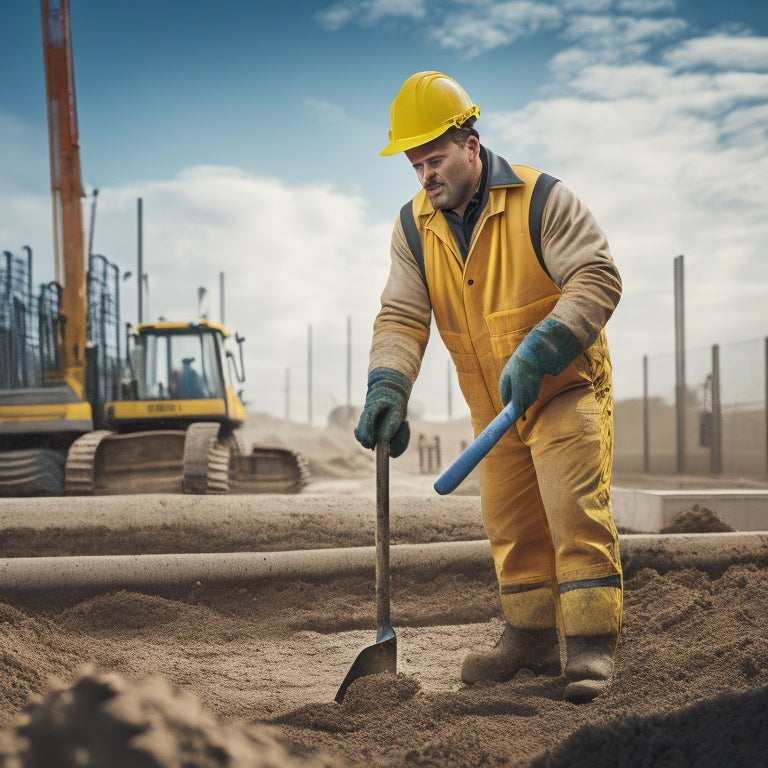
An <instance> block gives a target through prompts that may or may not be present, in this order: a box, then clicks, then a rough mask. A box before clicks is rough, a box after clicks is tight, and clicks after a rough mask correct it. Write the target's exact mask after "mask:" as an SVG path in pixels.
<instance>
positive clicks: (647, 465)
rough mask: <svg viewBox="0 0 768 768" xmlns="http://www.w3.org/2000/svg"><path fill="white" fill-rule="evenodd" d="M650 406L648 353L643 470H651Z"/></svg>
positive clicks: (645, 367) (644, 368) (645, 376)
mask: <svg viewBox="0 0 768 768" xmlns="http://www.w3.org/2000/svg"><path fill="white" fill-rule="evenodd" d="M649 411H650V408H649V404H648V355H643V472H650V471H651V437H650V433H649V427H650V413H649Z"/></svg>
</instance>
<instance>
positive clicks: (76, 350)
mask: <svg viewBox="0 0 768 768" xmlns="http://www.w3.org/2000/svg"><path fill="white" fill-rule="evenodd" d="M40 10H41V18H42V25H43V56H44V61H45V84H46V94H47V105H48V137H49V144H50V155H51V159H50V166H51V192H52V194H53V243H54V257H55V264H56V280H57V282H59V283H60V284H61V285H62V288H63V290H62V295H61V314H62V316H63V320H64V322H63V323H60V324H59V327H60V329H61V333H60V339H59V345H60V357H59V359H60V361H61V368H60V371H59V375H60V376H61V377H62V378H63V379H66V380H67V381H68V382H69V383H70V385H72V386H73V388H74V389H75V391H76V392H77V395H78V396H79V397H82V396H83V390H84V384H85V345H86V327H87V320H86V318H87V289H86V268H85V252H84V236H83V220H82V210H81V205H80V200H81V198H82V197H83V187H82V181H81V176H80V145H79V139H78V132H77V108H76V104H75V77H74V70H73V65H72V41H71V33H70V22H69V0H40Z"/></svg>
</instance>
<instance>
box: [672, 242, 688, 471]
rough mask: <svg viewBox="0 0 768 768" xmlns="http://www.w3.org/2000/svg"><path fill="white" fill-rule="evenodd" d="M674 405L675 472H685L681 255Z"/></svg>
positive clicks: (679, 259)
mask: <svg viewBox="0 0 768 768" xmlns="http://www.w3.org/2000/svg"><path fill="white" fill-rule="evenodd" d="M674 272H675V407H676V414H677V473H678V474H680V475H682V474H684V473H685V467H686V461H685V460H686V453H685V410H686V405H687V403H686V400H687V397H686V395H687V392H686V387H685V290H684V288H683V257H682V255H680V256H676V257H675V270H674Z"/></svg>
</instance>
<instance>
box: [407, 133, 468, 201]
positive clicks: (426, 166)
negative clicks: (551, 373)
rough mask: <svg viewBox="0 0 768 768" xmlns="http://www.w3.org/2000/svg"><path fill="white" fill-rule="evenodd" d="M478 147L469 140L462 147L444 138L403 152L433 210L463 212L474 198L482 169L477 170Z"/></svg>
mask: <svg viewBox="0 0 768 768" xmlns="http://www.w3.org/2000/svg"><path fill="white" fill-rule="evenodd" d="M479 152H480V143H479V141H478V140H477V137H475V136H470V137H469V138H468V139H467V141H466V143H465V144H464V146H463V147H460V146H459V145H458V144H454V142H452V141H451V140H450V138H448V137H447V136H445V135H443V136H439V137H438V138H436V139H435V140H434V141H430V142H429V143H428V144H422V145H421V146H420V147H415V148H414V149H409V150H406V152H405V156H406V157H407V158H408V160H410V162H411V165H412V166H413V169H414V170H415V171H416V176H417V177H418V179H419V182H420V183H421V186H422V187H424V189H425V190H426V191H427V197H429V202H430V203H432V205H433V206H434V207H435V208H439V209H443V210H453V211H456V212H457V213H459V214H462V213H463V212H464V209H465V208H466V206H467V203H468V202H469V201H470V200H471V199H472V195H474V194H475V190H476V189H477V185H478V183H479V181H480V174H481V173H482V169H481V168H480V166H479V163H480V160H479Z"/></svg>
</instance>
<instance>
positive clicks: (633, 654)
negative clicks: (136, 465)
mask: <svg viewBox="0 0 768 768" xmlns="http://www.w3.org/2000/svg"><path fill="white" fill-rule="evenodd" d="M438 429H439V430H442V431H441V435H440V436H441V451H442V453H443V455H442V463H443V465H444V466H445V465H447V463H448V462H450V461H451V460H452V459H453V458H454V457H455V456H456V455H458V453H459V451H460V450H461V445H462V441H464V442H466V441H467V440H469V439H470V436H469V435H468V425H466V424H465V423H457V424H454V425H442V426H441V427H439V428H438V427H435V426H434V425H420V424H416V425H414V442H412V446H414V447H415V445H416V442H415V441H416V440H417V439H418V435H419V434H424V435H425V437H426V438H427V439H430V440H431V439H432V437H433V436H434V432H435V430H438ZM244 436H245V438H246V440H247V441H249V440H256V441H264V442H273V443H279V444H284V445H288V446H290V447H293V448H296V449H298V450H300V451H301V452H302V453H303V454H304V455H305V457H306V458H307V460H308V463H309V466H310V470H311V472H312V482H311V484H310V486H309V487H308V488H307V489H306V491H305V493H303V494H302V495H301V496H299V497H274V496H270V497H230V498H227V499H224V498H215V499H199V500H198V501H199V503H198V504H195V505H193V506H189V505H187V506H185V507H184V512H183V514H182V512H181V511H180V505H179V504H178V502H177V501H175V500H174V498H172V497H137V496H134V497H122V498H120V499H118V500H115V499H111V500H105V499H87V500H66V501H64V500H56V501H54V502H51V501H50V500H47V501H46V502H45V503H44V502H43V500H35V501H28V502H24V511H25V514H27V513H28V517H24V518H23V519H21V520H19V517H18V514H17V511H18V504H15V505H14V504H9V503H8V502H5V503H3V502H0V524H1V525H2V528H1V529H0V536H1V537H2V538H1V539H0V542H2V556H3V557H13V558H17V557H26V556H54V555H99V554H110V555H111V554H147V553H173V552H225V553H228V552H248V551H264V552H266V551H278V552H282V551H285V550H298V549H316V548H326V549H331V548H338V547H359V546H370V545H372V544H373V530H374V516H375V490H374V489H375V477H374V462H373V456H372V455H371V454H370V453H368V452H365V451H363V450H362V449H360V448H359V447H358V446H357V445H356V444H355V443H354V440H352V439H350V436H349V433H348V431H344V430H341V429H336V428H327V429H310V428H308V427H299V426H297V425H292V426H291V427H290V429H289V428H288V427H287V426H286V425H285V424H284V423H282V422H278V421H273V420H269V419H258V420H257V419H252V421H251V423H250V424H249V428H248V429H247V430H246V431H245V435H244ZM435 477H436V474H434V473H432V474H420V473H419V456H418V451H416V450H414V449H413V448H411V449H409V451H408V452H407V453H406V454H405V455H404V456H403V457H402V458H401V459H398V460H395V461H394V462H392V478H391V518H392V519H391V527H392V543H393V545H398V544H404V543H413V542H416V543H422V542H449V541H466V540H482V539H483V538H484V534H483V530H482V525H481V523H480V520H479V511H478V510H479V505H478V500H477V497H476V493H477V488H476V484H475V480H474V478H469V479H468V481H467V482H466V483H465V484H464V485H462V487H461V488H460V489H459V491H457V492H456V493H455V494H453V495H452V496H451V497H446V498H445V499H441V500H439V503H438V502H436V499H435V494H434V492H433V491H432V489H431V486H432V483H433V482H434V479H435ZM625 481H626V482H628V483H629V482H634V483H638V484H643V483H648V482H650V480H649V479H648V478H643V477H640V478H626V479H625ZM654 482H655V483H656V484H658V483H659V482H661V481H659V480H658V479H656V480H655V481H654ZM664 482H666V483H668V484H669V487H689V484H690V487H692V484H695V483H696V482H697V481H696V479H694V478H667V479H665V480H664ZM721 482H722V479H721ZM725 482H728V483H730V484H731V485H737V486H738V485H740V484H741V481H740V480H739V479H738V478H731V479H729V480H726V481H725ZM14 510H16V511H14ZM14 515H16V516H15V517H14ZM675 526H676V527H675V529H674V530H675V532H677V533H680V532H682V533H686V532H698V531H707V532H708V531H717V530H723V529H724V528H727V526H724V525H723V524H722V521H720V520H719V519H718V517H717V513H716V510H702V509H697V510H691V511H690V512H689V513H688V514H686V515H684V516H683V517H681V518H680V519H678V520H677V521H675ZM663 535H665V536H668V535H673V534H663ZM713 535H716V534H714V533H713ZM714 540H715V539H713V541H714ZM766 566H768V553H766V551H765V549H763V550H762V551H761V552H759V553H758V554H756V555H755V554H754V553H753V554H752V555H750V556H747V557H743V558H739V559H738V560H735V561H734V562H730V563H725V564H724V563H723V562H721V561H718V560H716V559H709V558H707V557H706V556H703V557H702V558H701V561H700V562H698V563H697V564H696V565H694V566H691V565H690V564H688V566H686V567H683V568H678V567H674V563H672V564H670V563H668V564H667V565H666V566H665V567H659V566H658V564H655V565H654V567H650V566H648V565H647V564H645V563H644V562H643V561H642V558H639V559H638V558H634V559H633V560H632V562H631V567H629V568H627V573H626V597H625V615H624V628H623V634H622V639H621V643H620V649H619V655H618V660H617V668H616V679H615V682H614V685H613V686H612V687H611V689H610V690H609V692H608V693H607V694H606V695H605V696H603V697H602V698H600V699H598V700H596V701H595V702H593V703H591V704H587V705H581V706H576V705H572V704H568V703H566V702H564V701H563V700H562V693H563V689H564V680H563V678H562V677H559V678H542V677H535V676H533V675H531V674H529V673H527V672H525V671H524V672H521V673H520V674H519V675H518V676H517V677H516V678H515V679H514V680H511V681H509V682H507V683H503V684H498V685H480V686H474V687H466V686H463V685H462V684H461V682H460V680H459V669H460V666H461V660H462V658H463V656H464V654H465V653H467V652H468V651H469V650H470V649H473V648H477V647H482V646H490V645H492V644H493V642H494V641H495V640H496V638H497V637H498V635H499V634H500V632H501V628H502V622H501V619H500V614H499V606H498V597H497V594H496V585H495V583H494V578H493V572H492V566H491V564H490V562H487V563H485V562H481V563H479V564H477V563H462V564H461V565H458V566H457V565H456V564H455V563H453V564H452V563H450V562H448V563H442V564H439V565H437V566H434V567H432V568H430V569H425V568H417V567H415V568H411V569H402V570H398V571H393V574H392V590H391V599H392V624H393V626H394V628H395V631H396V634H397V649H398V651H397V656H398V672H397V675H391V674H382V675H375V676H370V677H364V678H361V679H360V680H358V681H357V682H356V683H354V684H353V685H352V686H351V687H350V688H349V690H348V691H347V694H346V696H345V698H344V700H343V702H342V703H341V704H337V703H336V702H335V701H334V696H335V695H336V692H337V689H338V686H339V685H340V683H341V681H342V680H343V678H344V676H345V675H346V673H347V671H348V669H349V668H350V666H351V664H352V662H353V661H354V659H355V658H356V656H357V654H358V652H359V651H360V650H361V649H363V648H366V647H368V646H370V645H372V644H373V643H374V642H375V632H376V618H375V616H376V613H375V589H374V582H373V578H372V576H369V575H353V576H336V577H334V576H333V575H330V576H324V577H322V578H320V577H317V578H302V579H272V580H267V581H261V582H259V583H252V582H244V583H242V584H229V585H226V586H219V585H215V584H214V585H211V584H207V583H205V582H202V581H197V582H196V583H190V584H187V585H182V586H174V587H164V588H157V589H150V588H147V589H136V590H127V589H116V590H97V589H93V590H90V591H83V590H69V589H67V588H66V587H65V585H64V584H62V585H61V586H60V587H59V586H57V587H56V588H47V589H45V590H29V591H20V592H13V593H8V594H0V729H2V732H0V760H2V762H1V763H0V764H1V765H3V766H7V767H8V768H11V766H54V767H55V766H115V767H122V766H137V767H138V766H158V767H159V768H171V766H179V767H180V766H238V767H240V766H243V767H244V766H265V767H266V766H309V765H313V766H319V765H323V766H347V767H355V768H356V767H358V766H366V768H371V767H372V766H436V767H442V766H445V767H447V766H452V767H457V768H458V767H461V766H467V767H468V768H469V767H470V766H471V767H472V768H479V767H480V766H542V767H543V766H550V767H552V766H587V765H589V766H590V768H600V767H601V766H622V767H623V766H654V767H656V766H675V767H677V766H764V765H766V764H767V763H766V757H765V755H766V754H768V636H767V634H766V629H767V628H768V602H767V601H766V594H768V568H767V567H766Z"/></svg>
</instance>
